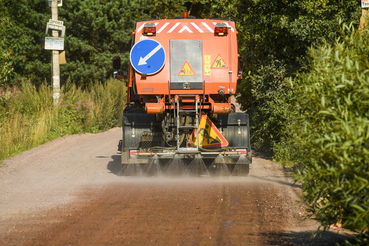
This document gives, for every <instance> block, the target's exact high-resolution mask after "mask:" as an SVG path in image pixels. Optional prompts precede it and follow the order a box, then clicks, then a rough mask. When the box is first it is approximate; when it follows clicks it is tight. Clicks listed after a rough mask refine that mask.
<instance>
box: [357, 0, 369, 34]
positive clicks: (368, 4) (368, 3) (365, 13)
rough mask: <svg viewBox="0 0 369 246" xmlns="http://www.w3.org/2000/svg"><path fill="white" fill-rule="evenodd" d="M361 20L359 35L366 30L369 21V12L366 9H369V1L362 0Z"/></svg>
mask: <svg viewBox="0 0 369 246" xmlns="http://www.w3.org/2000/svg"><path fill="white" fill-rule="evenodd" d="M361 8H362V11H361V12H362V13H361V19H360V26H359V33H363V32H364V31H365V29H366V26H367V25H368V24H367V19H368V11H367V10H366V8H369V0H361Z"/></svg>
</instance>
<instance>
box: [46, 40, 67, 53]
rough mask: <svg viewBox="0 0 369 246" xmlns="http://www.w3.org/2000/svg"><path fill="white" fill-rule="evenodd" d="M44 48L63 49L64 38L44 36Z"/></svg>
mask: <svg viewBox="0 0 369 246" xmlns="http://www.w3.org/2000/svg"><path fill="white" fill-rule="evenodd" d="M45 50H64V38H55V37H47V38H45Z"/></svg>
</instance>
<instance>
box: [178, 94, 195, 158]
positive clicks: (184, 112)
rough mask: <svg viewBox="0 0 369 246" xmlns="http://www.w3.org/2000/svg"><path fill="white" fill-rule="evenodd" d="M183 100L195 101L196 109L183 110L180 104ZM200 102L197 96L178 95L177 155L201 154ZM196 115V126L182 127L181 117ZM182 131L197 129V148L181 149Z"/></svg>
mask: <svg viewBox="0 0 369 246" xmlns="http://www.w3.org/2000/svg"><path fill="white" fill-rule="evenodd" d="M182 99H190V100H191V99H192V100H194V101H195V109H181V108H180V102H181V101H182ZM200 108H201V105H200V101H199V100H198V99H197V98H196V95H178V100H177V101H176V107H175V108H174V110H175V117H176V125H177V153H179V154H197V153H199V152H200V151H199V131H198V128H199V115H200V114H201V109H200ZM191 113H195V116H196V117H195V122H196V124H195V125H191V126H181V125H180V122H179V119H180V116H181V115H184V116H186V115H187V114H191ZM181 129H196V147H180V144H181V143H180V135H179V133H180V130H181Z"/></svg>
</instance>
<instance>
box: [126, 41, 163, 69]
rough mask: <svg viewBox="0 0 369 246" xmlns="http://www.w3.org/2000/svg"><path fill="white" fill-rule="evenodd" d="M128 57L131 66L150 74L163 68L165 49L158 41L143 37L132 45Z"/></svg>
mask: <svg viewBox="0 0 369 246" xmlns="http://www.w3.org/2000/svg"><path fill="white" fill-rule="evenodd" d="M129 57H130V60H131V64H132V66H133V68H134V69H135V70H136V71H137V72H138V73H141V74H146V75H151V74H155V73H157V72H159V71H160V70H161V69H162V68H163V66H164V63H165V50H164V47H163V46H162V45H161V44H160V43H159V42H158V41H156V40H152V39H144V40H141V41H139V42H137V43H136V44H135V45H134V46H133V47H132V49H131V53H130V55H129Z"/></svg>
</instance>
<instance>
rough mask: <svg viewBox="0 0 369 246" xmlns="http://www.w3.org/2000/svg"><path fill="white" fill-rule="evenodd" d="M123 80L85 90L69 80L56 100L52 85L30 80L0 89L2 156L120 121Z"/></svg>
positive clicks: (113, 125) (106, 126) (0, 150)
mask: <svg viewBox="0 0 369 246" xmlns="http://www.w3.org/2000/svg"><path fill="white" fill-rule="evenodd" d="M125 92H126V88H125V85H124V83H123V82H120V81H116V80H109V81H108V82H106V83H104V84H101V83H95V84H92V85H91V86H90V87H89V88H87V89H84V90H82V89H81V88H77V87H76V86H75V85H73V84H70V83H67V84H66V85H65V86H64V87H62V89H61V96H60V99H59V102H58V103H57V104H54V101H53V92H52V88H51V87H50V86H47V85H42V86H41V87H40V88H38V89H36V88H35V87H34V86H32V85H31V84H30V83H27V82H25V83H23V84H22V86H21V87H20V88H17V87H13V89H12V90H10V89H9V88H8V89H6V90H5V89H2V90H0V160H4V159H6V158H8V157H11V156H14V155H16V154H19V153H21V152H23V151H25V150H28V149H31V148H33V147H36V146H39V145H41V144H43V143H45V142H47V141H50V140H53V139H56V138H59V137H62V136H65V135H70V134H80V133H85V132H91V133H96V132H100V131H104V130H107V129H110V128H112V127H115V126H120V125H121V118H122V107H123V104H124V103H125V101H126V94H125Z"/></svg>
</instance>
